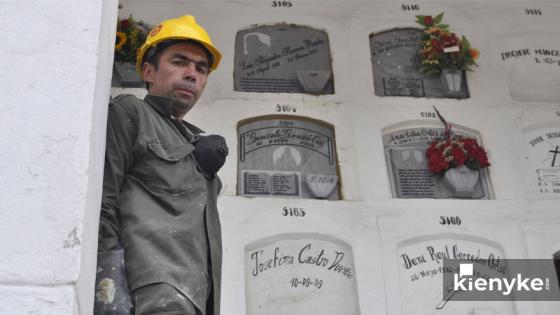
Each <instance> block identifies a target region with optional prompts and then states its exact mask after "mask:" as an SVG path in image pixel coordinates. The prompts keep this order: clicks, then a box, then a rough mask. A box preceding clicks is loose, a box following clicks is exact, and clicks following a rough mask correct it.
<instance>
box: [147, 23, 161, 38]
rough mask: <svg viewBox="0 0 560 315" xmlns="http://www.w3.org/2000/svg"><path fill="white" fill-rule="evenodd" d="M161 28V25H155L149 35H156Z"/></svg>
mask: <svg viewBox="0 0 560 315" xmlns="http://www.w3.org/2000/svg"><path fill="white" fill-rule="evenodd" d="M162 28H163V26H162V25H161V24H159V25H156V27H154V29H153V30H152V32H151V33H150V36H152V37H154V36H156V35H157V33H159V31H161V29H162Z"/></svg>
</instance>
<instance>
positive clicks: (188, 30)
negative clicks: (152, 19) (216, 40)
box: [136, 15, 222, 75]
mask: <svg viewBox="0 0 560 315" xmlns="http://www.w3.org/2000/svg"><path fill="white" fill-rule="evenodd" d="M170 39H178V40H181V39H183V40H193V41H195V42H198V43H199V44H201V45H202V46H204V47H205V48H206V49H207V50H208V52H209V53H210V54H211V55H212V59H213V60H211V61H210V62H211V65H210V71H212V70H214V69H216V68H217V67H218V64H219V63H220V60H221V59H222V54H221V53H220V52H219V51H218V49H216V47H214V45H213V44H212V40H211V39H210V36H208V33H206V31H205V30H204V29H203V28H202V27H201V26H200V25H198V24H197V23H196V20H195V18H194V16H192V15H185V16H182V17H180V18H176V19H169V20H165V21H163V22H161V23H159V24H158V25H156V26H155V27H154V28H153V29H152V31H151V32H150V34H148V37H147V38H146V42H144V44H143V45H142V47H140V50H139V51H138V54H137V56H136V71H138V73H140V75H141V74H142V61H143V58H144V54H146V52H147V51H148V50H149V49H150V48H151V47H154V46H156V45H157V44H158V43H160V42H162V41H164V40H170Z"/></svg>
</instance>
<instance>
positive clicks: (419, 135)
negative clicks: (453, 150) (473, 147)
mask: <svg viewBox="0 0 560 315" xmlns="http://www.w3.org/2000/svg"><path fill="white" fill-rule="evenodd" d="M445 130H446V129H445V128H442V127H440V126H439V125H437V124H435V123H434V124H431V123H426V122H423V121H409V122H403V123H398V124H395V125H392V126H389V127H386V128H384V129H383V131H382V132H383V149H384V151H385V160H386V162H387V171H388V174H389V180H390V183H391V190H392V195H393V197H394V198H435V199H448V198H462V199H494V193H493V189H492V185H491V180H490V174H489V172H488V169H487V168H484V169H479V170H477V171H473V172H470V171H469V173H467V174H461V175H460V176H459V177H451V176H452V175H453V174H433V173H432V172H430V170H429V168H428V159H427V157H426V151H427V149H428V148H429V147H430V145H431V143H432V142H433V141H434V139H442V138H444V137H445ZM453 134H454V135H456V136H462V137H464V138H474V139H476V140H477V141H478V143H480V144H481V143H482V142H481V136H480V133H479V132H478V131H476V130H473V129H470V128H467V127H463V126H460V125H453ZM454 172H455V171H454ZM447 173H449V172H447ZM450 177H451V178H450ZM461 185H462V186H463V187H460V188H458V186H461Z"/></svg>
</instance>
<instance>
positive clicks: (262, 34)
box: [234, 24, 334, 94]
mask: <svg viewBox="0 0 560 315" xmlns="http://www.w3.org/2000/svg"><path fill="white" fill-rule="evenodd" d="M333 81H334V79H333V75H332V61H331V52H330V48H329V38H328V36H327V33H325V32H323V31H319V30H314V29H312V28H310V27H305V26H297V25H291V24H290V25H288V24H276V25H267V26H257V27H254V28H251V29H248V30H244V31H239V32H238V33H237V36H236V39H235V69H234V89H235V91H242V92H270V93H308V94H334V83H333Z"/></svg>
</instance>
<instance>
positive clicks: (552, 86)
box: [496, 32, 560, 102]
mask: <svg viewBox="0 0 560 315" xmlns="http://www.w3.org/2000/svg"><path fill="white" fill-rule="evenodd" d="M557 38H558V34H554V33H550V32H539V34H537V33H532V34H515V35H510V36H506V37H503V38H502V39H501V40H500V41H498V42H497V43H496V46H497V47H499V50H498V51H497V55H496V63H499V64H500V65H503V67H504V68H505V70H506V80H507V85H508V87H509V92H510V95H511V98H512V99H513V100H516V101H541V102H558V101H559V100H560V89H558V86H559V85H560V45H559V44H558V40H557Z"/></svg>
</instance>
